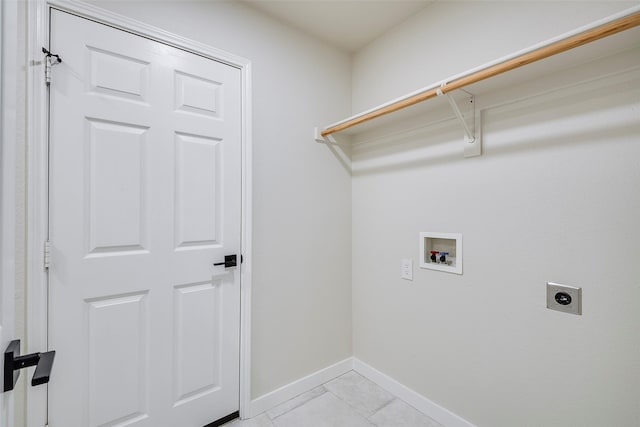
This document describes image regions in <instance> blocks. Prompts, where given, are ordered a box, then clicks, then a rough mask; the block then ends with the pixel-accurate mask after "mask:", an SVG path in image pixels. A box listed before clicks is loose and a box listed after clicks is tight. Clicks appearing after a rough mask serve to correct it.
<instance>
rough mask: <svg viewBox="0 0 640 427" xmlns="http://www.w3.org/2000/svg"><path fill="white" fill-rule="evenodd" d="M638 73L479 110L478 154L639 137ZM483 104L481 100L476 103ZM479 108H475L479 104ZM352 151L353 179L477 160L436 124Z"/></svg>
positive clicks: (448, 128) (446, 126)
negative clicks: (481, 146) (465, 152)
mask: <svg viewBox="0 0 640 427" xmlns="http://www.w3.org/2000/svg"><path fill="white" fill-rule="evenodd" d="M639 77H640V76H639V75H638V73H637V71H630V72H626V73H622V74H620V75H618V76H616V77H614V78H611V77H604V78H602V79H598V80H595V81H591V82H588V83H584V84H579V85H576V86H573V87H569V88H565V89H561V90H558V91H553V92H548V93H544V94H538V95H533V96H531V97H528V98H525V99H523V100H520V101H514V102H506V103H502V104H500V105H496V106H492V107H487V108H485V109H484V110H482V114H481V117H482V121H483V123H482V126H483V135H482V138H483V142H482V144H483V155H485V156H499V155H500V156H507V155H515V154H518V153H526V152H529V151H531V150H549V149H554V148H559V147H563V146H568V145H572V144H581V145H584V144H603V143H607V142H610V141H612V140H615V139H617V138H620V137H623V136H625V135H629V134H630V133H632V132H635V133H636V134H637V133H638V132H640V121H639V120H638V118H637V109H638V99H640V96H639V93H640V84H639V83H640V82H639ZM479 101H480V102H481V101H482V100H481V99H480V100H479ZM479 106H480V104H479ZM413 123H414V127H413V128H409V129H408V130H407V131H405V132H399V133H396V134H394V135H390V136H382V137H378V138H376V139H375V140H372V141H368V142H366V141H365V142H361V143H358V144H355V145H354V147H353V153H352V159H353V167H352V169H353V175H354V176H360V175H370V174H380V173H390V172H398V171H401V170H406V169H407V168H425V167H429V166H435V165H444V164H452V163H457V162H472V161H478V160H480V159H482V157H479V158H471V159H465V158H464V157H463V146H462V144H464V142H463V138H462V132H461V129H460V128H459V125H458V124H457V122H456V121H455V120H454V119H453V118H451V119H444V120H440V121H439V122H437V123H435V124H431V125H424V126H416V125H415V121H414V122H413Z"/></svg>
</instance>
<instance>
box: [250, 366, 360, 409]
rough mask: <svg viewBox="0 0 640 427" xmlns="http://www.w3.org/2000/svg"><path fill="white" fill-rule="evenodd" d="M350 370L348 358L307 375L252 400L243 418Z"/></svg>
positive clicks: (274, 405) (351, 367)
mask: <svg viewBox="0 0 640 427" xmlns="http://www.w3.org/2000/svg"><path fill="white" fill-rule="evenodd" d="M351 370H353V358H351V357H349V358H347V359H344V360H343V361H340V362H338V363H335V364H333V365H331V366H328V367H326V368H324V369H321V370H319V371H317V372H314V373H312V374H309V375H307V376H306V377H303V378H300V379H299V380H296V381H294V382H292V383H289V384H287V385H285V386H282V387H280V388H279V389H276V390H274V391H272V392H269V393H267V394H264V395H262V396H260V397H258V398H257V399H254V400H252V401H251V402H250V403H249V407H248V408H245V411H244V417H245V418H253V417H255V416H257V415H260V414H261V413H263V412H265V411H268V410H269V409H271V408H274V407H276V406H278V405H280V404H281V403H284V402H286V401H287V400H289V399H293V398H294V397H296V396H298V395H300V394H302V393H306V392H307V391H309V390H311V389H314V388H316V387H318V386H321V385H322V384H324V383H326V382H328V381H331V380H332V379H334V378H336V377H339V376H340V375H342V374H346V373H347V372H349V371H351Z"/></svg>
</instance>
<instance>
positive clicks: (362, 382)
mask: <svg viewBox="0 0 640 427" xmlns="http://www.w3.org/2000/svg"><path fill="white" fill-rule="evenodd" d="M361 426H362V427H365V426H366V427H443V426H442V425H441V424H439V423H437V422H436V421H434V420H432V419H431V418H429V417H427V416H426V415H424V414H423V413H421V412H419V411H417V410H416V409H414V408H413V407H411V406H409V405H408V404H406V403H405V402H403V401H402V400H400V399H398V398H396V397H395V396H394V395H392V394H391V393H389V392H388V391H386V390H384V389H383V388H381V387H379V386H378V385H376V384H375V383H373V382H371V381H369V380H368V379H366V378H364V377H363V376H361V375H360V374H358V373H356V372H354V371H351V372H347V373H346V374H344V375H342V376H340V377H338V378H336V379H334V380H332V381H329V382H328V383H326V384H324V385H321V386H320V387H317V388H315V389H313V390H311V391H309V392H307V393H304V394H301V395H300V396H298V397H295V398H293V399H291V400H289V401H288V402H285V403H283V404H282V405H279V406H276V407H275V408H273V409H271V410H270V411H267V412H266V413H264V414H262V415H259V416H257V417H255V418H252V419H250V420H244V421H241V420H235V421H231V422H229V423H227V424H225V425H224V427H361Z"/></svg>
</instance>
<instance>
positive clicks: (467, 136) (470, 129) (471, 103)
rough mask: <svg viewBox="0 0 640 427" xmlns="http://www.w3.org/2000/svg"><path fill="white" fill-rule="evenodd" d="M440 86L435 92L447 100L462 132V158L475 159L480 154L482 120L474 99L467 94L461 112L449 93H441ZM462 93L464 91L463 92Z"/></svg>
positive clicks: (442, 86)
mask: <svg viewBox="0 0 640 427" xmlns="http://www.w3.org/2000/svg"><path fill="white" fill-rule="evenodd" d="M445 86H446V83H444V84H442V85H441V86H440V88H439V89H438V90H437V91H436V93H437V94H438V96H444V97H445V98H447V101H448V102H449V105H450V106H451V109H452V110H453V114H455V116H456V119H457V120H458V122H459V123H460V125H461V126H462V129H463V130H464V157H475V156H479V155H481V154H482V120H481V114H480V110H479V109H478V108H477V107H476V103H475V97H474V96H473V95H471V94H469V93H468V92H465V93H467V95H468V96H467V97H466V98H464V99H463V100H462V102H461V103H462V110H464V111H462V110H461V108H460V107H459V106H458V103H457V102H456V100H455V99H454V97H453V96H452V95H451V94H450V93H448V92H447V93H443V92H442V88H444V87H445ZM463 92H464V91H463Z"/></svg>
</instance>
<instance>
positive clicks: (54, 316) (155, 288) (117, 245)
mask: <svg viewBox="0 0 640 427" xmlns="http://www.w3.org/2000/svg"><path fill="white" fill-rule="evenodd" d="M51 18H52V21H51V22H52V34H51V47H52V49H54V51H55V52H57V53H59V54H60V56H62V57H63V62H62V63H61V64H59V65H56V66H55V67H53V70H52V71H53V72H52V83H51V90H50V93H51V105H50V109H51V137H50V184H49V185H50V240H51V267H50V270H49V287H50V298H49V304H50V305H49V331H50V332H49V344H50V346H51V348H55V349H56V350H57V355H56V367H55V369H54V371H53V373H52V378H51V382H50V386H49V425H50V426H51V427H87V426H90V427H93V426H125V425H126V426H154V427H175V426H181V427H190V426H193V427H202V426H203V425H205V424H208V423H210V422H212V421H214V420H216V419H218V418H220V417H223V416H225V415H228V414H229V413H232V412H234V411H236V410H238V405H239V403H238V402H239V390H238V388H239V330H240V328H239V322H240V313H239V309H240V287H239V286H240V271H239V269H238V270H236V269H235V268H229V269H225V268H224V267H223V266H213V265H212V264H213V263H214V262H220V261H222V260H223V259H224V255H228V254H234V253H235V254H239V253H240V160H241V159H240V155H241V153H240V126H241V123H240V119H241V118H240V96H241V92H240V71H239V70H238V69H235V68H233V67H230V66H227V65H224V64H221V63H218V62H215V61H211V60H207V59H205V58H202V57H200V56H197V55H194V54H190V53H187V52H185V51H182V50H179V49H175V48H172V47H169V46H166V45H163V44H161V43H157V42H154V41H151V40H148V39H145V38H142V37H137V36H135V35H132V34H130V33H126V32H123V31H119V30H117V29H114V28H111V27H108V26H105V25H101V24H97V23H95V22H92V21H89V20H86V19H83V18H79V17H76V16H73V15H71V14H67V13H64V12H59V11H53V12H52V17H51Z"/></svg>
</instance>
